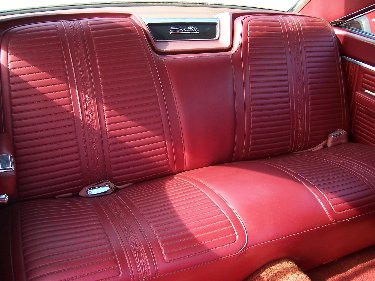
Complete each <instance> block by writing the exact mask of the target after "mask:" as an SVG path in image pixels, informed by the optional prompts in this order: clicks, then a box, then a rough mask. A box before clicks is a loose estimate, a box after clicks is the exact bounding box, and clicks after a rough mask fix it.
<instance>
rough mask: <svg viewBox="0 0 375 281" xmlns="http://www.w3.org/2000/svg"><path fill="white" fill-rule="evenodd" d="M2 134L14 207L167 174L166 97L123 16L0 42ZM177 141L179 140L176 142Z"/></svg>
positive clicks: (172, 166) (38, 26) (173, 164)
mask: <svg viewBox="0 0 375 281" xmlns="http://www.w3.org/2000/svg"><path fill="white" fill-rule="evenodd" d="M1 51H2V55H1V62H2V71H1V79H2V92H3V99H4V113H5V114H4V115H5V123H6V126H5V127H6V130H7V131H8V133H10V135H11V137H12V141H13V143H14V150H15V159H16V171H17V186H18V192H19V197H20V198H32V197H40V196H52V195H61V194H65V193H72V192H78V191H79V190H80V189H81V188H82V187H83V186H85V185H88V184H92V183H95V182H99V181H102V180H111V181H113V182H114V183H115V184H117V185H119V186H121V185H125V184H128V183H133V182H137V181H142V180H145V179H149V178H154V177H158V176H161V175H166V174H170V173H173V172H174V171H176V169H178V165H179V164H178V163H177V162H178V161H179V159H182V158H181V157H180V156H178V155H176V154H177V153H178V151H176V150H174V149H173V147H174V143H173V141H175V143H177V142H179V141H181V140H178V137H176V139H173V137H172V134H173V130H174V131H176V130H177V131H178V128H179V127H178V126H177V127H176V126H173V125H171V124H170V122H172V121H171V120H173V119H174V118H172V117H170V116H169V115H168V114H169V113H170V112H171V111H168V110H167V108H166V99H167V98H166V97H165V96H166V93H165V91H167V89H166V88H163V87H162V85H161V84H160V78H159V77H158V71H157V69H156V67H155V62H154V58H153V55H152V53H151V52H150V51H149V48H148V45H147V43H146V40H145V38H144V35H143V31H142V30H141V29H140V28H139V27H138V25H137V24H136V23H135V21H134V20H133V19H132V18H130V17H117V18H93V19H82V20H60V21H56V22H45V23H35V24H29V25H24V26H20V27H15V28H12V29H10V30H8V31H7V33H6V34H5V36H4V38H3V40H2V50H1ZM176 135H177V136H180V133H179V132H177V133H176Z"/></svg>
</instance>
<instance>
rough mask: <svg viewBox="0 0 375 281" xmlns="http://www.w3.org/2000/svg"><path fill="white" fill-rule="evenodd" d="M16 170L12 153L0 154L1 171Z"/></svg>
mask: <svg viewBox="0 0 375 281" xmlns="http://www.w3.org/2000/svg"><path fill="white" fill-rule="evenodd" d="M6 172H14V159H13V156H12V155H11V154H0V173H6Z"/></svg>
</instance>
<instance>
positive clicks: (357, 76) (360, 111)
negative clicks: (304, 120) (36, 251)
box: [335, 28, 375, 146]
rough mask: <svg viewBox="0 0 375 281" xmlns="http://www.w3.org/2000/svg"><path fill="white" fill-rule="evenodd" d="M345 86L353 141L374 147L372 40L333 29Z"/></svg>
mask: <svg viewBox="0 0 375 281" xmlns="http://www.w3.org/2000/svg"><path fill="white" fill-rule="evenodd" d="M335 31H336V35H337V37H338V38H339V40H340V45H341V53H342V61H343V65H344V75H345V77H346V82H347V86H348V92H349V93H348V94H349V101H350V112H351V129H352V138H353V140H354V141H355V142H360V143H365V144H369V145H372V146H375V40H373V39H371V38H366V37H363V36H361V35H357V34H353V33H350V32H349V31H345V30H344V29H341V28H340V29H339V28H336V29H335Z"/></svg>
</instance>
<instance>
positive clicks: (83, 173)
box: [0, 14, 375, 281]
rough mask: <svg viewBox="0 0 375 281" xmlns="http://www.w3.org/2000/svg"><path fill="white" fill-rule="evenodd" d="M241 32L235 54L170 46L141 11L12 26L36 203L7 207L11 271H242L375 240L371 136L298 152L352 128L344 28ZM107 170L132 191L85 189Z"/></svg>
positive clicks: (18, 132) (5, 82) (227, 275)
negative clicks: (343, 62)
mask: <svg viewBox="0 0 375 281" xmlns="http://www.w3.org/2000/svg"><path fill="white" fill-rule="evenodd" d="M234 31H235V33H236V34H235V37H236V40H237V41H236V42H235V43H236V44H234V49H233V50H232V52H230V53H229V52H228V53H222V54H197V55H192V54H189V55H168V56H162V55H156V54H155V53H153V51H152V50H151V49H150V47H149V45H148V42H147V38H146V37H145V34H144V32H145V31H144V30H142V28H141V27H140V25H138V24H137V22H136V21H135V20H134V19H133V18H131V17H128V16H117V17H115V16H114V17H113V18H112V17H111V18H107V17H100V16H98V17H95V18H88V19H87V18H86V19H76V20H58V19H56V21H54V22H46V23H33V24H29V25H23V26H18V27H14V28H11V29H10V30H8V31H7V33H6V34H5V36H4V38H3V41H2V56H1V62H2V71H1V79H2V91H3V100H4V116H5V120H6V126H5V129H6V131H7V132H8V133H9V134H10V135H11V138H12V141H13V144H14V150H15V158H16V171H17V187H18V191H19V197H20V199H22V200H21V202H17V203H15V204H11V205H10V206H9V207H7V208H5V209H0V221H1V222H2V223H3V222H4V225H5V227H4V229H1V230H0V235H1V238H2V241H6V242H5V243H6V244H7V247H4V250H2V251H1V252H0V258H1V261H3V260H6V261H7V262H5V263H1V264H0V271H1V270H3V269H2V267H3V266H4V267H9V268H10V269H9V274H8V273H6V275H5V274H4V276H6V277H7V276H10V278H7V279H10V280H12V278H13V280H17V281H18V280H21V281H22V280H32V281H38V280H150V279H153V280H238V281H240V280H243V279H244V278H245V277H246V276H248V275H249V274H250V273H252V272H253V271H254V270H256V269H257V268H258V267H260V266H262V265H263V264H264V263H267V262H269V261H270V260H272V259H279V258H283V257H288V258H292V259H294V260H295V261H296V262H297V263H298V264H299V265H300V266H301V267H302V268H303V269H307V268H312V267H314V266H317V265H321V264H323V263H326V262H328V261H331V260H334V259H336V258H338V257H341V256H343V255H345V254H348V253H351V252H353V251H356V250H359V249H361V248H364V247H367V246H369V245H372V244H374V243H375V224H374V220H375V184H374V182H375V176H374V175H375V162H374V161H375V160H374V159H375V150H374V148H373V147H371V146H368V145H365V144H358V143H348V144H343V145H340V146H335V147H331V148H325V149H322V150H319V151H315V152H311V151H309V152H307V151H305V152H304V151H301V150H304V149H307V148H310V147H312V146H315V145H317V144H319V143H321V142H322V141H323V140H325V139H326V137H327V135H328V134H329V133H331V132H333V131H334V130H336V129H338V128H342V129H348V121H349V120H348V110H347V100H346V97H345V89H344V84H343V81H342V73H341V66H340V59H339V56H338V55H339V54H338V48H337V45H336V40H335V37H334V35H333V33H332V30H331V28H330V27H329V25H327V24H326V23H325V22H323V21H322V20H319V19H313V18H308V17H303V16H297V15H296V16H291V15H275V14H269V15H251V16H245V17H239V18H237V19H236V22H235V30H234ZM210 66H211V67H214V69H213V70H212V72H210V73H209V74H207V76H205V77H202V74H204V72H206V71H207V70H209V68H210ZM205 83H210V85H207V86H205ZM216 83H217V84H216ZM189 92H191V94H189ZM292 152H293V153H292ZM294 152H297V153H294ZM279 154H283V155H279ZM232 157H233V158H234V159H235V160H242V161H237V162H235V163H227V164H221V165H211V164H215V163H218V162H219V163H220V162H225V161H227V162H230V160H231V158H232ZM253 158H262V159H258V160H253ZM249 159H252V160H251V161H247V160H249ZM207 165H211V166H208V167H204V166H207ZM192 168H199V169H195V170H190V171H188V170H189V169H192ZM181 171H183V172H182V173H179V172H181ZM173 173H174V174H176V175H174V176H172V175H169V174H173ZM101 180H111V181H113V182H114V183H115V184H116V185H117V186H119V187H122V185H128V184H129V186H127V187H126V188H123V189H120V190H117V191H115V192H114V193H113V194H110V195H106V196H102V197H98V198H80V197H78V196H77V195H76V193H77V192H78V191H79V190H80V189H81V188H82V187H83V186H85V185H87V184H90V183H94V182H97V181H101ZM56 195H65V196H67V197H65V198H59V199H57V198H53V197H54V196H56ZM37 197H48V198H37ZM8 252H9V253H8ZM4 255H5V256H6V257H5V258H4ZM4 272H7V271H5V270H4Z"/></svg>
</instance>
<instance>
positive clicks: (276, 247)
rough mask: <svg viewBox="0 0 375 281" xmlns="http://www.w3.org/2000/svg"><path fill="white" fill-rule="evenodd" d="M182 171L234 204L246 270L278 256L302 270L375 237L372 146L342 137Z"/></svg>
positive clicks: (374, 241)
mask: <svg viewBox="0 0 375 281" xmlns="http://www.w3.org/2000/svg"><path fill="white" fill-rule="evenodd" d="M182 175H184V176H186V177H187V178H188V179H190V180H196V181H197V182H200V183H202V184H205V185H206V186H208V187H209V188H211V189H212V190H215V192H217V193H219V194H220V196H222V197H223V198H224V199H225V200H226V201H227V202H228V204H229V205H230V206H232V207H233V208H234V209H235V210H236V212H237V213H238V215H239V216H240V217H241V219H242V221H243V223H244V225H245V228H246V231H247V233H248V244H247V247H246V249H245V250H244V256H245V257H244V258H243V259H244V260H245V261H247V264H246V266H247V267H248V268H251V270H252V271H253V270H255V269H257V268H258V267H260V266H262V265H263V264H264V263H267V262H269V261H271V260H275V259H279V258H284V257H288V258H292V259H294V260H295V261H296V262H298V265H299V266H301V267H302V268H303V269H309V268H312V267H315V266H317V265H320V264H323V263H326V262H328V261H331V260H334V259H337V258H339V257H342V256H344V255H346V254H349V253H352V252H354V251H356V250H359V249H362V248H364V247H367V246H370V245H373V244H375V220H374V218H375V148H374V147H370V146H366V145H362V144H357V143H348V144H344V145H339V146H335V147H331V148H326V149H322V150H319V151H315V152H302V153H294V154H289V155H285V156H280V157H275V158H269V159H264V160H257V161H244V162H237V163H229V164H224V165H217V166H212V167H207V168H203V169H197V170H194V171H189V172H185V173H183V174H182ZM246 257H247V258H246Z"/></svg>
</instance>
